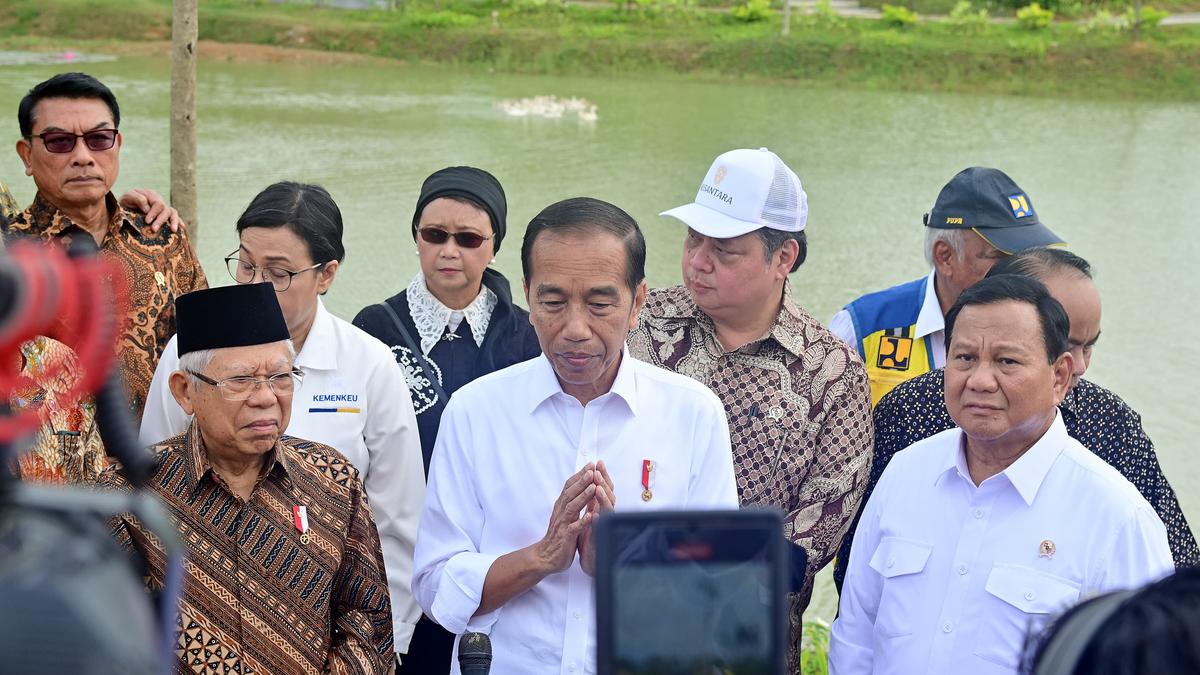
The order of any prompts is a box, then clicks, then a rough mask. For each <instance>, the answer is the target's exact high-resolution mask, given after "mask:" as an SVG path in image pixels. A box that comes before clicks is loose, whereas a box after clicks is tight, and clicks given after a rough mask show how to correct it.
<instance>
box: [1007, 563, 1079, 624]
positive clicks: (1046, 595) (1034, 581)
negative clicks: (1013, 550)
mask: <svg viewBox="0 0 1200 675" xmlns="http://www.w3.org/2000/svg"><path fill="white" fill-rule="evenodd" d="M985 588H986V589H987V592H988V593H991V594H992V595H994V596H996V597H997V598H1000V599H1001V600H1003V601H1005V602H1007V603H1008V604H1010V605H1012V606H1013V607H1016V608H1017V609H1019V610H1021V611H1022V612H1025V613H1026V614H1049V613H1051V612H1058V611H1061V610H1063V609H1065V608H1066V607H1069V606H1071V605H1073V604H1075V602H1076V601H1077V600H1078V599H1079V584H1077V583H1075V582H1073V581H1070V580H1068V579H1064V578H1062V577H1056V576H1053V575H1050V574H1046V573H1045V572H1041V571H1038V570H1035V569H1031V568H1029V567H1022V566H1020V565H1011V564H1006V563H996V564H995V565H994V566H992V571H991V573H990V574H988V580H987V586H986V587H985Z"/></svg>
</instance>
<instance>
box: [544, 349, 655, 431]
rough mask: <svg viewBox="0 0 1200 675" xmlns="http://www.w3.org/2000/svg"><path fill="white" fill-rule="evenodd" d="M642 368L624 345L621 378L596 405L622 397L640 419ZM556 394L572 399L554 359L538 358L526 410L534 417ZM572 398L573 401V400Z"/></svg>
mask: <svg viewBox="0 0 1200 675" xmlns="http://www.w3.org/2000/svg"><path fill="white" fill-rule="evenodd" d="M639 365H641V364H640V363H639V362H638V361H637V359H634V358H633V357H632V356H630V355H629V348H628V347H625V346H623V347H622V348H621V364H620V365H619V366H618V367H617V377H616V379H615V380H613V384H612V387H611V388H609V390H608V392H607V393H605V394H603V395H601V396H599V397H597V398H596V399H595V400H594V401H593V403H594V402H595V401H599V400H601V399H604V398H606V397H610V396H611V397H614V398H618V399H620V400H622V401H624V402H625V405H626V406H627V407H628V408H629V412H631V413H633V414H634V415H635V416H636V415H637V411H638V405H637V377H636V371H637V368H638V367H639ZM650 367H651V368H653V367H654V366H650ZM556 394H561V395H562V396H567V397H570V396H571V395H570V394H568V393H566V392H564V391H563V389H562V384H561V383H560V382H559V381H558V375H556V374H555V373H554V366H553V365H551V364H550V359H549V358H547V357H546V355H545V354H542V355H540V356H538V357H537V363H536V364H535V365H534V367H533V368H532V369H530V371H529V381H528V386H527V387H526V388H525V397H526V410H528V411H529V412H530V414H532V413H533V412H534V411H535V410H537V409H538V408H539V407H540V406H541V405H542V404H543V403H545V402H546V401H548V400H550V399H551V398H552V397H554V396H555V395H556ZM571 398H572V399H573V397H571ZM573 400H574V399H573ZM589 405H590V404H589Z"/></svg>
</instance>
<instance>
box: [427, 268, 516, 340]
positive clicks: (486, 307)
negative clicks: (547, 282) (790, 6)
mask: <svg viewBox="0 0 1200 675" xmlns="http://www.w3.org/2000/svg"><path fill="white" fill-rule="evenodd" d="M407 293H408V313H409V314H410V315H412V319H413V323H414V324H416V326H417V333H418V334H419V335H420V337H421V352H422V353H423V354H425V356H429V352H430V350H432V349H433V346H434V345H436V344H437V343H438V340H441V339H442V336H443V335H444V334H445V333H446V328H450V329H451V331H453V330H457V329H458V324H459V322H460V321H462V320H463V319H466V321H467V325H468V326H470V327H471V337H473V338H475V344H476V346H482V345H483V336H485V335H487V329H488V324H489V323H490V322H491V320H492V310H494V309H496V302H497V298H496V294H495V293H493V292H492V289H490V288H488V287H487V286H484V287H482V288H481V289H480V291H479V295H478V296H476V297H475V299H474V300H472V301H471V304H469V305H467V306H466V307H465V308H463V309H461V310H454V309H450V308H449V307H447V306H445V305H443V304H442V301H441V300H438V299H437V298H435V297H433V294H432V293H430V292H429V288H428V287H426V286H425V275H424V273H422V272H417V276H415V277H413V280H412V283H410V284H409V285H408V291H407ZM456 315H457V316H456Z"/></svg>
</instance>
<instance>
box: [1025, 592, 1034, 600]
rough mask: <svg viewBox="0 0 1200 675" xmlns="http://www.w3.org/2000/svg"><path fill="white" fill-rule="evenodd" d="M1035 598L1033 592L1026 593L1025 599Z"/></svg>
mask: <svg viewBox="0 0 1200 675" xmlns="http://www.w3.org/2000/svg"><path fill="white" fill-rule="evenodd" d="M1033 598H1034V593H1033V591H1025V599H1026V600H1032V599H1033Z"/></svg>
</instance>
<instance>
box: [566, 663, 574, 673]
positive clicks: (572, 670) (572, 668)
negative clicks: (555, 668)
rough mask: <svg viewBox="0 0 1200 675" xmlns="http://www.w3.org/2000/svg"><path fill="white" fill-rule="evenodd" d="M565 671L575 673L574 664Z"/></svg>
mask: <svg viewBox="0 0 1200 675" xmlns="http://www.w3.org/2000/svg"><path fill="white" fill-rule="evenodd" d="M567 670H569V671H571V672H572V673H573V672H575V664H574V663H572V664H571V665H569V666H567Z"/></svg>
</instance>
